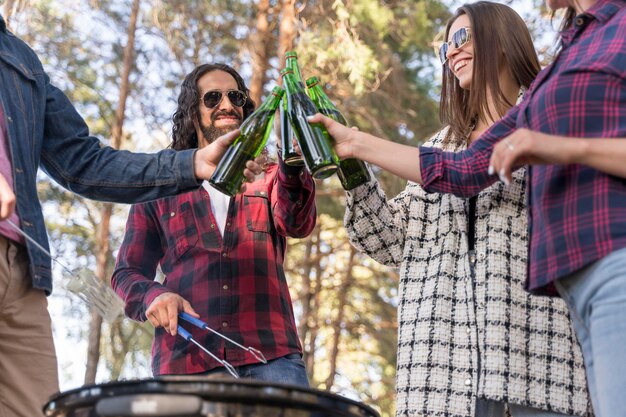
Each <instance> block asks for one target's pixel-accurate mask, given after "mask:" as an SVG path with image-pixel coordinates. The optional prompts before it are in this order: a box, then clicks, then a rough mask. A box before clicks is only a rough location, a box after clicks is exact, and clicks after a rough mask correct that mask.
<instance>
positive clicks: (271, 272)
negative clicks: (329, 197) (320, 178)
mask: <svg viewBox="0 0 626 417" xmlns="http://www.w3.org/2000/svg"><path fill="white" fill-rule="evenodd" d="M280 166H281V168H278V166H277V165H270V168H269V169H268V170H267V172H266V173H265V176H264V178H262V179H258V180H257V181H255V182H254V183H252V184H248V185H247V188H246V191H245V193H243V194H238V195H236V196H235V197H234V198H233V199H231V203H230V206H229V208H228V216H227V218H226V226H225V230H224V236H223V237H222V236H221V235H220V232H219V229H218V227H217V224H216V222H215V218H214V217H213V214H212V212H211V206H210V201H209V198H210V197H209V194H208V193H207V192H206V190H205V189H204V188H199V189H198V190H195V191H193V192H189V193H186V194H181V195H178V196H175V197H169V198H163V199H160V200H156V201H153V202H149V203H144V204H137V205H134V206H132V208H131V211H130V215H129V218H128V222H127V225H126V235H125V237H124V241H123V243H122V246H121V248H120V250H119V254H118V256H117V265H116V268H115V272H114V273H113V277H112V279H111V281H112V285H113V288H114V289H115V291H116V292H117V293H118V294H119V295H120V296H121V297H122V298H123V299H124V301H125V302H126V314H127V315H128V317H130V318H132V319H134V320H138V321H144V320H146V316H145V311H146V309H147V307H148V306H149V305H150V303H152V301H153V300H154V299H155V298H156V297H157V296H158V295H160V294H162V293H164V292H176V293H178V294H179V295H181V296H182V297H183V298H185V299H187V300H188V301H189V302H190V303H191V305H192V306H193V308H194V309H195V310H196V311H197V312H198V314H200V318H201V320H203V321H205V322H206V323H207V324H208V325H209V327H211V328H213V329H215V330H217V331H219V332H221V333H223V334H225V335H226V336H228V337H229V338H231V339H233V340H235V341H236V342H238V343H240V344H242V345H243V346H251V347H254V348H256V349H259V350H260V351H261V352H263V354H264V355H265V357H266V358H267V359H268V360H270V359H275V358H279V357H282V356H285V355H287V354H289V353H301V352H302V347H301V345H300V341H299V339H298V334H297V329H296V324H295V319H294V315H293V309H292V305H291V298H290V295H289V289H288V287H287V281H286V279H285V272H284V269H283V261H284V255H285V248H286V238H285V237H286V236H290V237H303V236H306V235H307V234H309V233H310V232H311V231H312V230H313V227H314V226H315V219H316V210H315V201H314V199H315V189H314V183H313V180H312V179H311V177H310V176H309V175H308V174H306V173H305V172H304V170H300V169H298V168H296V169H295V171H294V168H290V167H287V166H286V165H284V164H282V163H281V165H280ZM296 172H298V173H299V174H296ZM157 265H160V267H161V270H162V271H163V273H164V275H165V281H164V282H163V284H160V283H158V282H156V281H154V277H155V274H156V269H157ZM182 324H183V325H185V328H186V329H188V330H189V331H190V332H191V333H192V335H193V337H194V338H195V339H196V340H197V341H199V342H200V343H201V344H202V345H203V346H204V347H206V348H207V349H208V350H209V351H211V352H212V353H214V354H215V355H216V356H217V357H219V358H220V359H225V360H227V361H228V362H230V363H231V364H232V365H233V366H240V365H247V364H252V363H256V362H258V361H257V360H256V359H255V358H254V357H253V356H252V355H250V354H249V353H247V352H246V351H244V350H242V349H240V348H238V347H236V346H234V345H232V344H231V343H228V342H225V341H224V340H223V339H221V338H218V337H216V336H214V335H211V334H209V333H208V332H206V331H202V330H200V329H197V328H195V327H193V326H192V325H190V324H188V323H187V324H186V323H184V322H182ZM152 359H153V362H152V368H153V372H154V374H155V375H163V374H192V373H199V372H205V371H208V370H211V369H213V368H215V367H218V366H220V365H219V364H218V363H217V362H216V361H215V360H213V359H212V358H210V357H208V356H207V355H206V354H205V353H204V352H202V351H201V350H200V349H199V348H198V347H197V346H195V345H193V344H191V343H190V342H187V341H186V340H185V339H183V338H182V337H179V336H176V337H172V336H170V335H169V334H167V333H166V332H165V331H164V330H163V328H158V329H156V331H155V337H154V342H153V348H152Z"/></svg>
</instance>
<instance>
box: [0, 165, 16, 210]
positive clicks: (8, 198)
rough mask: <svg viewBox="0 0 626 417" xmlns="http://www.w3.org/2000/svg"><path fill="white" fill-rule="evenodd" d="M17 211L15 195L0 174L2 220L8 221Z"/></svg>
mask: <svg viewBox="0 0 626 417" xmlns="http://www.w3.org/2000/svg"><path fill="white" fill-rule="evenodd" d="M13 210H15V194H14V193H13V190H11V187H9V184H8V183H7V181H6V179H4V176H2V174H0V220H6V219H8V218H9V216H11V214H13Z"/></svg>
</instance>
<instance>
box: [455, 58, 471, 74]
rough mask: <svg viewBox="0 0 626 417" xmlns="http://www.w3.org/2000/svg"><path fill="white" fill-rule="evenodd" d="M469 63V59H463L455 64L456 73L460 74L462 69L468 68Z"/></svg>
mask: <svg viewBox="0 0 626 417" xmlns="http://www.w3.org/2000/svg"><path fill="white" fill-rule="evenodd" d="M468 62H469V59H461V60H460V61H458V62H455V63H454V72H458V71H459V70H460V69H461V68H463V67H464V66H466V65H467V64H468Z"/></svg>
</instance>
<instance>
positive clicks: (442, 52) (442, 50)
mask: <svg viewBox="0 0 626 417" xmlns="http://www.w3.org/2000/svg"><path fill="white" fill-rule="evenodd" d="M470 39H472V33H471V32H470V28H468V27H462V28H460V29H459V30H457V31H456V32H454V33H453V34H452V40H449V41H448V42H444V43H442V44H441V46H440V47H439V60H440V61H441V64H442V65H444V64H445V63H446V62H448V50H449V49H450V46H454V49H457V48H460V47H462V46H464V45H465V44H466V43H468V42H469V41H470Z"/></svg>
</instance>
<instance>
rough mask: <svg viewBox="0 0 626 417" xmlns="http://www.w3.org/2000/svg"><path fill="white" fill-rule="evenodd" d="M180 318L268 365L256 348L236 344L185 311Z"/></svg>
mask: <svg viewBox="0 0 626 417" xmlns="http://www.w3.org/2000/svg"><path fill="white" fill-rule="evenodd" d="M178 317H180V318H181V319H183V320H185V321H186V322H189V323H191V324H193V325H194V326H196V327H199V328H200V329H204V330H208V331H209V332H211V333H213V334H215V335H217V336H219V337H221V338H222V339H225V340H228V341H229V342H230V343H232V344H233V345H235V346H238V347H240V348H241V349H243V350H245V351H247V352H250V354H251V355H252V356H254V357H255V358H256V359H257V360H258V361H260V362H262V363H267V359H265V356H264V355H263V353H261V351H260V350H258V349H255V348H253V347H250V346H248V347H245V346H242V345H240V344H239V343H237V342H235V341H234V340H232V339H230V338H228V337H226V336H224V335H223V334H221V333H219V332H217V331H215V330H213V329H212V328H210V327H209V325H208V324H206V323H205V322H203V321H202V320H200V319H197V318H195V317H193V316H191V315H190V314H188V313H185V312H184V311H182V312H180V313H178Z"/></svg>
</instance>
